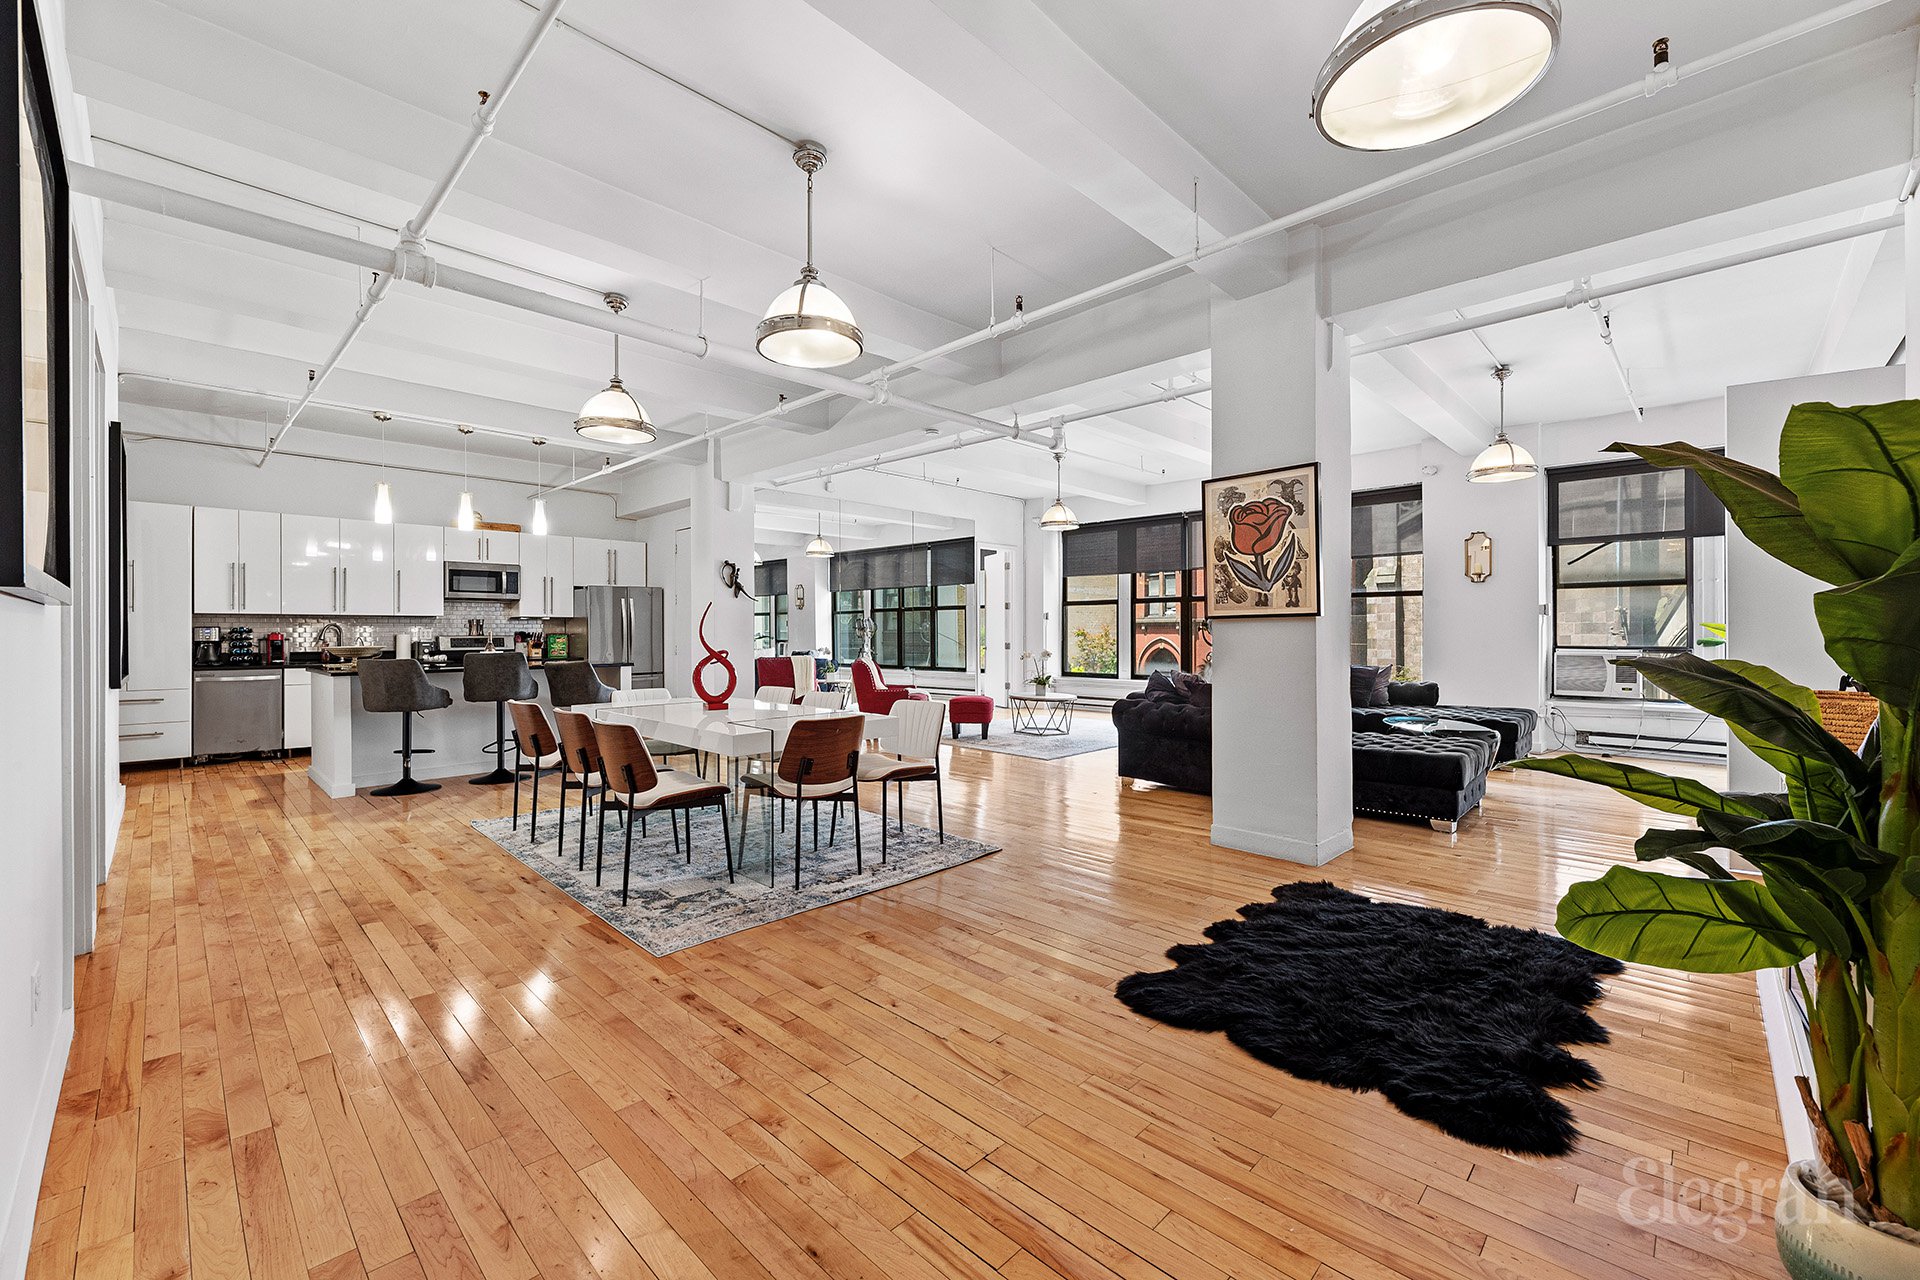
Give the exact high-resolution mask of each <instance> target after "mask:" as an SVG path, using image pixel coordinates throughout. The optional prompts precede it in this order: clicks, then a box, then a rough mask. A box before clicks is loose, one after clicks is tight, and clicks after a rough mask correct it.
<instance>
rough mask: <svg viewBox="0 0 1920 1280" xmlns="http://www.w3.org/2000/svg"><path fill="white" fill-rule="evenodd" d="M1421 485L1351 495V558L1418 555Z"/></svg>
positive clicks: (1421, 546) (1422, 540)
mask: <svg viewBox="0 0 1920 1280" xmlns="http://www.w3.org/2000/svg"><path fill="white" fill-rule="evenodd" d="M1422 523H1423V522H1422V517H1421V499H1420V487H1419V486H1418V485H1409V486H1408V487H1406V488H1403V489H1377V490H1374V491H1373V492H1371V493H1356V494H1354V495H1353V558H1354V559H1356V560H1363V559H1369V558H1372V557H1375V556H1394V555H1400V556H1412V555H1419V554H1420V553H1421V552H1422V550H1423V549H1424V548H1425V545H1426V544H1425V538H1424V536H1423V534H1422V531H1421V530H1422Z"/></svg>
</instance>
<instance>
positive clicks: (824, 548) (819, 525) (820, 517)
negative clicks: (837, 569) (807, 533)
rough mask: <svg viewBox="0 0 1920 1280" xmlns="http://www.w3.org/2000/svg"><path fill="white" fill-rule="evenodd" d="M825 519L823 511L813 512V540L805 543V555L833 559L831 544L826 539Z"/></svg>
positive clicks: (815, 558) (820, 558) (817, 558)
mask: <svg viewBox="0 0 1920 1280" xmlns="http://www.w3.org/2000/svg"><path fill="white" fill-rule="evenodd" d="M826 520H827V516H826V513H825V512H824V511H816V512H814V513H813V541H812V542H809V543H808V544H807V555H808V557H809V558H811V559H814V560H831V559H833V544H832V543H831V542H828V541H827V528H826Z"/></svg>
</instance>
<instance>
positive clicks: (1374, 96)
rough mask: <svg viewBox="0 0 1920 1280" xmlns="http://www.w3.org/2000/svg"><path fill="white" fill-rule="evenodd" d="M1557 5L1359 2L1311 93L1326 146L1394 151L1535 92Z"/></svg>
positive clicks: (1533, 1) (1467, 0)
mask: <svg viewBox="0 0 1920 1280" xmlns="http://www.w3.org/2000/svg"><path fill="white" fill-rule="evenodd" d="M1559 47H1560V3H1559V0H1362V2H1361V5H1360V8H1359V10H1358V11H1356V12H1355V13H1354V15H1353V21H1352V22H1349V23H1348V24H1347V29H1346V30H1345V31H1344V32H1342V33H1341V36H1340V43H1339V44H1337V45H1335V46H1334V49H1333V53H1332V54H1331V55H1329V56H1328V58H1327V61H1326V64H1325V65H1324V66H1322V67H1321V68H1320V75H1319V78H1318V79H1316V80H1315V81H1314V87H1313V120H1314V123H1315V124H1317V125H1318V126H1319V127H1320V132H1321V133H1322V134H1324V135H1325V136H1326V138H1327V140H1328V141H1330V142H1333V143H1336V144H1338V145H1340V146H1343V147H1351V148H1353V149H1354V150H1357V151H1398V150H1401V149H1402V148H1405V147H1417V146H1421V145H1423V144H1425V143H1429V142H1438V141H1439V140H1440V139H1442V138H1449V137H1452V136H1453V135H1454V134H1456V133H1460V132H1461V131H1463V130H1466V129H1470V128H1472V127H1473V126H1474V125H1476V124H1479V123H1480V122H1481V121H1482V120H1485V119H1487V118H1488V117H1489V116H1492V115H1494V114H1496V113H1497V112H1499V111H1501V110H1503V109H1504V108H1506V107H1509V106H1512V105H1513V104H1514V103H1515V102H1518V101H1519V100H1520V99H1521V98H1522V97H1524V96H1525V95H1526V93H1527V91H1528V90H1529V89H1532V88H1533V86H1534V85H1536V84H1538V83H1539V81H1540V78H1541V77H1542V76H1544V75H1545V74H1546V73H1547V67H1548V66H1549V65H1550V64H1551V63H1552V62H1553V55H1554V53H1555V52H1556V51H1557V50H1558V49H1559Z"/></svg>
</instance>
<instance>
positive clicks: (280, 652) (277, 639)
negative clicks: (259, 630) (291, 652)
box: [266, 631, 287, 667]
mask: <svg viewBox="0 0 1920 1280" xmlns="http://www.w3.org/2000/svg"><path fill="white" fill-rule="evenodd" d="M266 658H267V665H268V666H270V667H284V666H286V665H287V637H286V636H285V635H283V634H281V633H280V632H278V631H269V632H267V654H266Z"/></svg>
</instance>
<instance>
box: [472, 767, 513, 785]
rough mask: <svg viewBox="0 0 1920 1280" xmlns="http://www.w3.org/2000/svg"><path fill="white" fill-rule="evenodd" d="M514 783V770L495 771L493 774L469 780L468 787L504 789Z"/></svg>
mask: <svg viewBox="0 0 1920 1280" xmlns="http://www.w3.org/2000/svg"><path fill="white" fill-rule="evenodd" d="M512 782H513V770H511V769H495V770H494V771H493V772H492V773H483V774H481V775H480V776H479V777H477V778H468V779H467V785H469V786H474V787H504V786H508V785H510V784H511V783H512Z"/></svg>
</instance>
